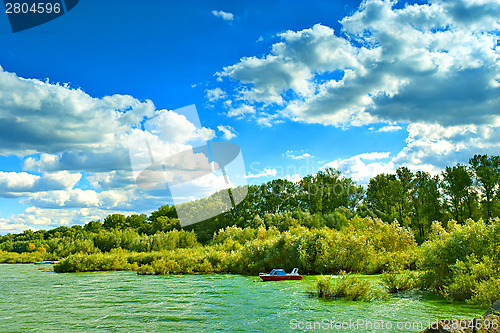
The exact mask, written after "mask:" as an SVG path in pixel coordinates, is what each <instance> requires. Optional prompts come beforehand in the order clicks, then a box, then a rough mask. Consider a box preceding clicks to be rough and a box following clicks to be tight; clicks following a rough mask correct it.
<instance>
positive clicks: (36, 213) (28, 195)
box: [0, 68, 215, 233]
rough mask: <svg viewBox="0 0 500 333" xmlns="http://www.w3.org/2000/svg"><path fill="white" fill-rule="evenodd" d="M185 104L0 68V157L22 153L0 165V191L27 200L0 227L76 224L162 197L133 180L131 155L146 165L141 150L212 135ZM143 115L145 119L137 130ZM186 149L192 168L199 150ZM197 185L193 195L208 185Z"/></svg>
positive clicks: (160, 155) (172, 148)
mask: <svg viewBox="0 0 500 333" xmlns="http://www.w3.org/2000/svg"><path fill="white" fill-rule="evenodd" d="M193 110H194V111H195V109H193V108H192V107H191V108H189V107H188V108H185V109H180V110H178V111H179V112H174V111H169V110H155V107H154V104H153V103H152V102H151V101H145V102H141V101H139V100H137V99H135V98H133V97H131V96H126V95H113V96H105V97H103V98H93V97H91V96H89V95H88V94H86V93H85V92H83V91H82V90H81V89H72V88H70V87H69V86H68V85H59V84H51V83H49V82H48V81H47V82H42V81H39V80H31V79H24V78H21V77H18V76H17V75H16V74H14V73H8V72H5V71H3V69H1V68H0V155H6V156H8V155H17V156H20V157H23V158H24V159H23V162H22V168H23V169H24V170H25V171H24V172H1V171H0V197H7V198H11V197H17V198H22V200H21V203H24V204H28V205H30V207H29V208H28V209H27V210H26V211H25V212H24V213H22V214H18V215H13V216H11V217H9V218H0V232H1V233H5V232H10V231H9V230H14V231H21V230H25V229H29V228H32V227H33V226H44V227H47V226H52V225H61V224H64V225H66V224H74V223H77V224H81V223H85V222H88V221H89V220H91V219H95V218H98V217H102V216H105V215H107V214H109V213H111V212H130V213H131V212H148V211H151V210H153V209H156V208H157V207H159V206H160V205H162V204H165V203H166V202H170V201H169V200H171V199H172V198H171V197H170V194H169V192H168V191H165V190H163V191H158V190H149V191H146V190H144V189H140V188H137V186H134V184H135V178H134V174H133V170H132V167H131V159H133V160H134V159H137V160H141V161H149V164H148V165H146V167H148V166H149V165H150V164H151V163H152V161H151V160H150V155H151V154H150V152H149V150H151V153H152V154H153V155H154V158H155V160H156V161H163V160H165V158H166V157H167V156H172V155H176V154H179V153H180V152H185V151H192V145H194V144H195V143H196V144H197V145H198V143H200V142H203V143H204V142H206V141H208V140H210V139H212V138H213V137H214V136H215V131H213V130H212V129H209V128H203V127H201V126H200V125H199V123H196V119H194V118H195V117H194V115H193V114H192V113H193ZM181 113H182V114H181ZM188 116H189V117H191V118H193V119H191V118H190V119H188V118H187V117H188ZM144 117H147V118H148V119H149V120H148V122H147V124H146V125H145V126H146V127H147V128H146V129H145V130H141V129H139V128H138V127H139V123H140V122H141V121H142V120H143V119H144ZM193 121H194V122H193ZM145 139H147V142H146V141H145ZM134 140H135V141H134ZM137 140H142V141H140V142H139V141H137ZM129 144H131V145H132V149H131V150H130V151H129ZM134 154H136V155H134ZM191 155H193V158H194V160H193V161H191V162H193V163H192V165H191V167H193V168H196V167H197V166H198V164H199V163H198V162H199V161H198V160H199V159H200V158H199V157H200V156H201V155H203V154H191ZM186 156H187V155H183V157H186ZM205 159H206V158H205ZM82 173H84V174H85V178H86V180H87V181H88V183H89V184H90V186H89V185H87V184H86V182H85V181H83V182H82V184H80V185H81V186H78V187H83V188H75V186H76V185H77V183H78V182H79V181H80V179H81V177H82ZM202 185H203V184H202ZM201 188H202V189H201V190H200V193H203V194H205V193H206V192H207V191H209V189H208V187H206V186H205V187H203V186H201Z"/></svg>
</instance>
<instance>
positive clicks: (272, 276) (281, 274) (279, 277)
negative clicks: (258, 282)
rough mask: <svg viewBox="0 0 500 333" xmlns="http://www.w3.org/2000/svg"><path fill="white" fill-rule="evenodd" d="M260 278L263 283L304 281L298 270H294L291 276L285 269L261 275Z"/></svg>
mask: <svg viewBox="0 0 500 333" xmlns="http://www.w3.org/2000/svg"><path fill="white" fill-rule="evenodd" d="M259 276H260V278H261V279H262V281H283V280H302V276H300V275H299V269H298V268H294V269H293V270H292V272H291V273H289V274H287V273H286V272H285V270H284V269H273V270H272V271H271V273H269V274H267V273H259Z"/></svg>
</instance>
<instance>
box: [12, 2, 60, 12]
mask: <svg viewBox="0 0 500 333" xmlns="http://www.w3.org/2000/svg"><path fill="white" fill-rule="evenodd" d="M60 12H61V4H60V3H55V4H51V3H45V2H39V3H32V4H29V3H22V2H12V3H11V2H7V3H5V13H7V14H21V13H22V14H44V13H45V14H52V13H55V14H59V13H60Z"/></svg>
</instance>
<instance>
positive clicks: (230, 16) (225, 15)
mask: <svg viewBox="0 0 500 333" xmlns="http://www.w3.org/2000/svg"><path fill="white" fill-rule="evenodd" d="M212 14H213V15H215V16H216V17H220V18H221V19H223V20H224V21H232V20H234V15H233V13H228V12H225V11H222V10H212Z"/></svg>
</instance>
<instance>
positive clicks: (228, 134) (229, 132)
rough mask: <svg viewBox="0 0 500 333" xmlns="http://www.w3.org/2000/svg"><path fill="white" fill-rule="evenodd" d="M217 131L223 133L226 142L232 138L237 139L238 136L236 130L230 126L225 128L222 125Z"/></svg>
mask: <svg viewBox="0 0 500 333" xmlns="http://www.w3.org/2000/svg"><path fill="white" fill-rule="evenodd" d="M217 129H218V130H219V131H221V132H222V133H223V134H222V136H223V137H224V139H226V140H231V139H232V138H234V137H236V135H237V133H236V132H235V131H234V129H233V128H232V127H231V126H229V125H225V126H223V125H220V126H217Z"/></svg>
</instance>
